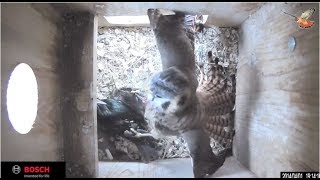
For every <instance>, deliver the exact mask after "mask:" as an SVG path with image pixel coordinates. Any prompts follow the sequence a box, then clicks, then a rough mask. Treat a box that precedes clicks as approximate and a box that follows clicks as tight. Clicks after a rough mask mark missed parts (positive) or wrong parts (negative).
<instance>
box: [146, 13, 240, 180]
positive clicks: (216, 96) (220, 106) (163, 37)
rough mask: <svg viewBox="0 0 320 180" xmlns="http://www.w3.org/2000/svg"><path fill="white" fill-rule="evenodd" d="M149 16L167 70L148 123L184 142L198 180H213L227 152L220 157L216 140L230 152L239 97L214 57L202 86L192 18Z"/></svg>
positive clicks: (154, 88)
mask: <svg viewBox="0 0 320 180" xmlns="http://www.w3.org/2000/svg"><path fill="white" fill-rule="evenodd" d="M148 16H149V20H150V25H151V27H152V29H153V31H154V34H155V38H156V41H157V46H158V49H159V52H160V55H161V62H162V68H163V69H162V71H161V72H159V73H157V74H156V75H155V76H154V77H153V78H152V80H151V83H150V88H149V90H150V95H149V97H150V98H149V99H148V101H147V104H146V110H145V118H146V119H147V120H148V123H149V126H150V127H151V128H152V129H154V130H155V131H156V132H157V133H158V134H160V135H164V136H168V135H170V136H181V137H183V139H184V140H185V141H186V142H187V144H188V149H189V152H190V156H191V158H192V165H193V173H194V177H205V175H211V174H213V173H214V172H216V171H217V170H218V169H219V168H220V167H221V166H222V165H223V164H224V162H225V158H226V156H227V153H226V152H227V151H222V152H221V153H220V154H214V153H213V151H212V148H211V146H210V137H211V138H214V139H215V140H216V141H218V142H220V143H221V144H223V145H224V147H229V148H226V150H230V144H231V143H232V138H233V134H234V130H233V127H232V126H233V125H232V109H233V106H234V99H235V95H234V93H233V90H232V89H230V84H228V82H229V81H228V78H225V77H224V76H223V75H222V74H221V68H220V67H219V66H218V64H217V63H216V62H217V61H213V57H212V54H211V55H210V53H209V54H208V59H209V61H210V64H212V66H211V70H210V73H209V74H207V76H208V78H207V79H206V80H203V81H201V84H199V83H198V80H197V76H196V64H195V54H194V34H195V31H192V29H195V24H196V23H190V22H192V16H190V15H186V13H184V12H180V11H171V10H162V9H149V10H148ZM231 88H232V87H231Z"/></svg>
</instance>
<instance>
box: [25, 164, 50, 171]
mask: <svg viewBox="0 0 320 180" xmlns="http://www.w3.org/2000/svg"><path fill="white" fill-rule="evenodd" d="M23 171H24V173H50V167H49V166H25V167H24V168H23Z"/></svg>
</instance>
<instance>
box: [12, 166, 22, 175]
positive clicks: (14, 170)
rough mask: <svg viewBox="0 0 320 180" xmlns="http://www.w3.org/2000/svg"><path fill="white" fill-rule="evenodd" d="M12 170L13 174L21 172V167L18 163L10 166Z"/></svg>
mask: <svg viewBox="0 0 320 180" xmlns="http://www.w3.org/2000/svg"><path fill="white" fill-rule="evenodd" d="M12 172H13V174H19V173H20V172H21V167H20V166H18V165H14V166H12Z"/></svg>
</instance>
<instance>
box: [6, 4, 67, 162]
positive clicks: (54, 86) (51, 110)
mask: <svg viewBox="0 0 320 180" xmlns="http://www.w3.org/2000/svg"><path fill="white" fill-rule="evenodd" d="M43 7H45V6H43ZM46 8H47V10H48V9H50V7H49V6H46ZM44 15H46V16H44ZM48 17H50V18H48ZM53 20H55V21H59V14H55V13H50V14H48V13H47V14H46V13H45V12H43V11H42V12H39V11H38V10H36V9H34V8H33V6H32V5H31V4H25V3H22V4H19V3H18V4H2V5H1V52H2V53H1V145H2V146H1V155H2V160H4V161H56V160H62V159H63V140H62V139H63V132H62V129H63V128H62V122H61V109H60V96H61V94H60V79H59V74H58V73H57V71H56V66H57V62H58V61H59V58H58V56H57V48H58V47H57V42H58V41H59V39H60V38H61V34H60V33H59V29H58V27H57V25H56V24H55V22H53ZM19 63H27V64H29V65H30V66H31V68H32V69H33V71H34V73H35V75H36V78H37V84H38V92H39V94H38V96H39V102H38V114H37V117H36V120H35V124H34V125H33V128H32V129H31V131H30V132H29V133H28V134H26V135H21V134H19V133H18V132H16V131H15V130H14V129H13V127H12V126H11V123H10V121H9V118H8V113H7V107H6V91H7V84H8V80H9V76H10V74H11V72H12V71H13V69H14V68H15V66H16V65H18V64H19ZM26 108H27V107H26ZM16 113H20V110H19V109H17V112H16Z"/></svg>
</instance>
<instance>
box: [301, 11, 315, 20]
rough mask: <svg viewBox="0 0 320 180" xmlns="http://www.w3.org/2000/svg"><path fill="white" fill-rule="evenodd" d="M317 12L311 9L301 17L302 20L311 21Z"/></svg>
mask: <svg viewBox="0 0 320 180" xmlns="http://www.w3.org/2000/svg"><path fill="white" fill-rule="evenodd" d="M315 11H316V9H315V8H310V9H308V10H306V11H304V12H303V13H302V14H301V16H300V17H301V18H302V19H309V18H310V17H311V16H312V15H313V13H314V12H315Z"/></svg>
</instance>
